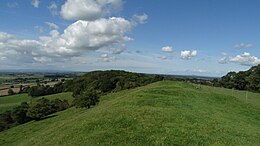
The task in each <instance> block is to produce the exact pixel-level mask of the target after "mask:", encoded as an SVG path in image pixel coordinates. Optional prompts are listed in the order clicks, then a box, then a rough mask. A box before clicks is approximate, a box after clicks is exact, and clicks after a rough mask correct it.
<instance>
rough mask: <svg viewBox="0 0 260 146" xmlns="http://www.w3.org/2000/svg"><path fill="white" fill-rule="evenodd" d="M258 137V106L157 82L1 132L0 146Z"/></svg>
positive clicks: (219, 141)
mask: <svg viewBox="0 0 260 146" xmlns="http://www.w3.org/2000/svg"><path fill="white" fill-rule="evenodd" d="M259 97H260V96H259ZM259 135H260V108H259V107H258V106H256V105H252V104H249V103H245V102H243V101H242V100H239V99H237V98H236V97H232V96H229V95H226V94H222V93H217V92H215V91H214V89H213V88H212V89H211V90H205V89H204V88H201V89H197V88H196V87H195V86H194V85H191V84H187V83H180V82H172V81H162V82H157V83H153V84H150V85H147V86H144V87H140V88H136V89H132V90H124V91H121V92H118V93H111V94H108V95H106V96H103V97H102V98H101V102H100V103H99V105H98V106H96V107H94V108H91V109H89V110H87V109H75V108H70V109H68V110H66V111H62V112H59V113H56V114H55V116H53V117H51V118H48V119H45V120H41V121H37V122H35V121H32V122H29V123H26V124H24V125H20V126H17V127H14V128H12V129H9V130H7V131H3V132H1V133H0V145H15V146H16V145H26V146H28V145H258V144H259V143H260V138H259Z"/></svg>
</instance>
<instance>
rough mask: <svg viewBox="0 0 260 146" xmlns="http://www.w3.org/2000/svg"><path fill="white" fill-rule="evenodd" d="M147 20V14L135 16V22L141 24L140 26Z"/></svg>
mask: <svg viewBox="0 0 260 146" xmlns="http://www.w3.org/2000/svg"><path fill="white" fill-rule="evenodd" d="M147 19H148V15H147V14H145V13H144V14H143V15H134V16H133V21H134V22H136V23H140V24H144V23H146V21H147Z"/></svg>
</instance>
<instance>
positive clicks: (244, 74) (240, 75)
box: [213, 64, 260, 92]
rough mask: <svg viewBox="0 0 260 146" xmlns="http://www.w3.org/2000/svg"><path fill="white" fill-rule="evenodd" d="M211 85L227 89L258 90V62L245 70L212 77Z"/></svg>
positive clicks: (259, 66)
mask: <svg viewBox="0 0 260 146" xmlns="http://www.w3.org/2000/svg"><path fill="white" fill-rule="evenodd" d="M213 85H214V86H217V87H225V88H229V89H232V88H234V89H238V90H249V91H254V92H260V64H259V65H257V66H253V67H251V68H250V69H249V70H247V71H239V72H237V73H236V72H233V71H232V72H229V73H228V74H226V75H225V76H223V77H221V78H220V79H214V80H213Z"/></svg>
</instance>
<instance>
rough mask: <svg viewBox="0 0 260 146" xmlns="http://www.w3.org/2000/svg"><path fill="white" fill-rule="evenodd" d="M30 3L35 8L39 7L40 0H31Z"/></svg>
mask: <svg viewBox="0 0 260 146" xmlns="http://www.w3.org/2000/svg"><path fill="white" fill-rule="evenodd" d="M31 4H32V5H33V6H34V7H35V8H39V5H40V0H32V2H31Z"/></svg>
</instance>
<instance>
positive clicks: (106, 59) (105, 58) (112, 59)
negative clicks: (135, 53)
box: [100, 53, 116, 62]
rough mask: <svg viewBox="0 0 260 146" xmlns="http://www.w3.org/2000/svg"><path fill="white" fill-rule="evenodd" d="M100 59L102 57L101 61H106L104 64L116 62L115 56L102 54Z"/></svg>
mask: <svg viewBox="0 0 260 146" xmlns="http://www.w3.org/2000/svg"><path fill="white" fill-rule="evenodd" d="M100 57H101V60H102V61H104V62H111V61H115V60H116V57H115V56H113V57H109V56H108V54H107V53H104V54H101V55H100Z"/></svg>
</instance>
